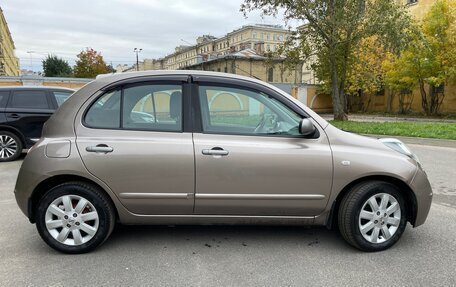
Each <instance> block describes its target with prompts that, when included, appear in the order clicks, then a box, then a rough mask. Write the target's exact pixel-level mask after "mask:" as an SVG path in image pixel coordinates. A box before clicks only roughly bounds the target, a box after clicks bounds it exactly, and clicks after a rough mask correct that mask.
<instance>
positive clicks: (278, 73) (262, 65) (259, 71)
mask: <svg viewBox="0 0 456 287" xmlns="http://www.w3.org/2000/svg"><path fill="white" fill-rule="evenodd" d="M188 68H189V69H192V70H204V71H214V72H225V73H231V74H236V75H241V76H247V77H253V78H257V79H260V80H262V81H265V82H270V83H292V84H298V83H300V78H301V71H300V68H297V69H295V70H290V69H287V68H286V67H285V66H284V64H283V61H275V62H274V63H273V64H267V63H266V62H265V61H264V60H253V59H219V60H214V61H210V62H203V63H200V64H198V65H194V66H190V67H188ZM271 68H272V79H271V77H270V76H271V75H270V69H271Z"/></svg>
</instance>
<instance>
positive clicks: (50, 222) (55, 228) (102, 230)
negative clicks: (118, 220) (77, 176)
mask: <svg viewBox="0 0 456 287" xmlns="http://www.w3.org/2000/svg"><path fill="white" fill-rule="evenodd" d="M114 223H115V215H114V208H113V207H112V204H111V203H110V201H109V200H108V199H107V198H106V196H105V195H104V194H103V193H102V192H100V191H99V190H98V189H97V188H95V187H92V186H90V185H87V184H85V183H78V182H72V183H64V184H61V185H58V186H56V187H54V188H53V189H51V190H50V191H49V192H48V193H46V195H45V196H44V197H43V198H42V199H41V200H40V202H39V203H38V209H37V213H36V227H37V229H38V232H39V234H40V235H41V237H42V238H43V240H44V241H45V242H46V243H47V244H48V245H49V246H50V247H52V248H54V249H56V250H58V251H61V252H64V253H73V254H75V253H86V252H89V251H91V250H93V249H95V248H96V247H97V246H98V245H100V244H101V243H103V242H104V241H105V240H106V239H107V238H108V237H109V235H110V234H111V232H112V230H113V228H114Z"/></svg>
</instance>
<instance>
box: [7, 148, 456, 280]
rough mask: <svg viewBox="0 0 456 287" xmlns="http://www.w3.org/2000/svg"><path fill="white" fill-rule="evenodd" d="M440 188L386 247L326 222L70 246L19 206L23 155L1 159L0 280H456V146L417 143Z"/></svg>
mask: <svg viewBox="0 0 456 287" xmlns="http://www.w3.org/2000/svg"><path fill="white" fill-rule="evenodd" d="M411 148H412V149H413V150H414V151H415V152H416V153H417V154H418V156H419V157H420V158H421V161H422V163H423V165H424V167H425V169H426V170H427V172H428V174H429V177H430V179H431V182H432V186H433V187H434V193H435V197H434V199H435V200H434V203H433V205H432V208H431V212H430V215H429V217H428V220H427V222H426V223H425V224H424V225H423V226H420V227H419V228H416V229H413V228H411V226H410V225H409V226H408V228H407V230H406V231H405V233H404V235H403V236H402V239H401V240H400V241H399V242H398V243H397V244H396V245H395V246H394V247H393V248H391V249H389V250H387V251H383V252H380V253H375V254H372V253H362V252H359V251H357V250H355V249H353V248H351V247H350V246H348V245H347V244H346V243H345V242H344V241H343V239H342V238H341V237H340V235H338V233H337V232H334V231H328V230H326V229H325V228H317V227H312V228H303V227H250V226H241V227H236V226H230V227H226V226H225V227H219V226H217V227H216V226H180V227H163V226H159V227H157V226H150V227H128V226H121V227H118V228H117V229H116V230H115V231H114V233H113V234H112V236H111V238H110V239H109V240H108V241H107V242H106V243H105V244H104V245H102V246H101V247H99V248H98V249H97V250H96V251H94V252H92V253H90V254H84V255H63V254H60V253H57V252H56V251H54V250H52V249H50V248H49V247H47V245H45V243H44V242H43V241H42V240H41V238H40V237H39V235H38V233H37V232H36V230H35V226H34V225H31V224H29V223H28V221H27V219H26V218H25V216H24V215H23V214H22V213H21V211H20V210H19V208H18V207H17V206H16V203H15V200H14V196H13V187H14V182H15V179H16V175H17V170H18V168H19V166H20V164H21V162H20V161H17V162H12V163H1V164H0V246H1V248H0V286H94V285H110V286H121V285H123V286H125V285H134V286H136V285H143V286H145V285H148V286H150V285H154V286H304V285H305V286H314V285H317V286H321V285H334V286H358V285H371V286H377V285H383V286H388V285H395V286H397V285H403V286H406V285H407V286H411V285H413V286H452V285H453V286H454V285H456V172H455V171H456V149H453V148H443V147H435V146H420V145H411Z"/></svg>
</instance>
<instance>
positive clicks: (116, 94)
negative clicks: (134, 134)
mask: <svg viewBox="0 0 456 287" xmlns="http://www.w3.org/2000/svg"><path fill="white" fill-rule="evenodd" d="M85 123H86V125H88V126H89V127H92V128H122V129H130V130H151V131H181V130H182V86H181V85H155V84H150V85H137V86H132V87H126V88H123V89H119V90H116V91H113V92H109V93H106V94H104V95H103V96H101V97H100V98H99V99H98V100H97V101H96V102H95V103H94V104H93V105H92V106H91V107H90V108H89V110H88V111H87V113H86V116H85Z"/></svg>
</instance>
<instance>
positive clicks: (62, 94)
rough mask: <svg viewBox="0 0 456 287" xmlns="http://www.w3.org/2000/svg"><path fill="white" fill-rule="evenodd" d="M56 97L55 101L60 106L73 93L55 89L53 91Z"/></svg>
mask: <svg viewBox="0 0 456 287" xmlns="http://www.w3.org/2000/svg"><path fill="white" fill-rule="evenodd" d="M52 93H53V94H54V97H55V101H56V102H57V105H58V106H59V107H60V106H61V105H62V104H63V103H64V102H65V101H66V100H68V98H69V97H70V96H71V95H72V94H73V93H72V92H62V91H55V92H52Z"/></svg>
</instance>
